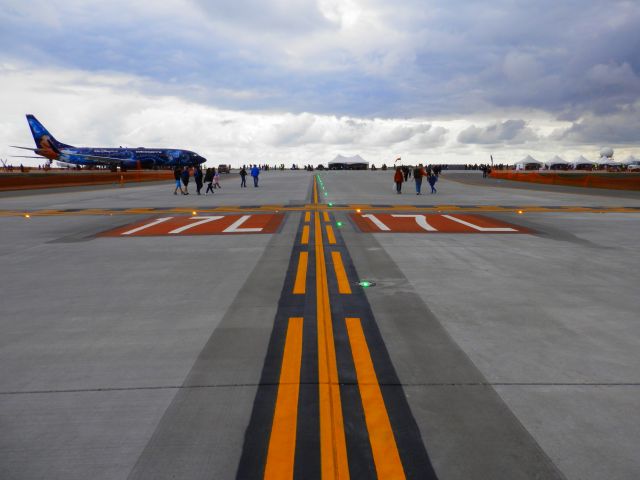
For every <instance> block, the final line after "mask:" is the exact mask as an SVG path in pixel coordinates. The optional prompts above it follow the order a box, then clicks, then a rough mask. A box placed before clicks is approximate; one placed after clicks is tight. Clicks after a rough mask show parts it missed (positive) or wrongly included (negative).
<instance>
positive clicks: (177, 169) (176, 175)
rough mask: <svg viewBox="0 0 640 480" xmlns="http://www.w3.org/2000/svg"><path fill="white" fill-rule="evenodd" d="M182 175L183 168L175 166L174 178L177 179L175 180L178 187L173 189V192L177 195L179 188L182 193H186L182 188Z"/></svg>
mask: <svg viewBox="0 0 640 480" xmlns="http://www.w3.org/2000/svg"><path fill="white" fill-rule="evenodd" d="M181 175H182V168H180V167H175V168H174V169H173V178H174V179H175V181H176V188H175V190H174V191H173V194H174V195H177V194H178V189H180V193H181V194H182V195H184V190H182V184H181V183H180V177H181Z"/></svg>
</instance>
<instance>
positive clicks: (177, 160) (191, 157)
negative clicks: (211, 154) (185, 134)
mask: <svg viewBox="0 0 640 480" xmlns="http://www.w3.org/2000/svg"><path fill="white" fill-rule="evenodd" d="M27 122H29V128H30V129H31V133H32V135H33V139H34V141H35V142H36V148H30V147H18V146H15V145H12V147H14V148H20V149H23V150H31V151H32V152H34V153H35V154H37V155H40V157H25V158H41V157H45V158H47V159H48V160H49V162H50V163H51V162H52V161H53V160H55V161H57V162H60V163H65V164H71V165H109V166H120V167H125V168H135V167H138V166H140V167H141V168H152V167H173V166H194V165H200V164H202V163H204V162H206V161H207V160H206V158H204V157H201V156H200V155H198V154H197V153H195V152H192V151H189V150H182V149H175V148H144V147H138V148H122V147H119V148H101V147H74V146H72V145H67V144H65V143H62V142H59V141H57V140H56V139H55V137H54V136H53V135H51V133H49V131H48V130H47V129H46V128H45V127H44V125H42V124H41V123H40V122H39V121H38V119H37V118H36V117H34V116H33V115H27Z"/></svg>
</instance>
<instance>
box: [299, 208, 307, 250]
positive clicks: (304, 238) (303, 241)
mask: <svg viewBox="0 0 640 480" xmlns="http://www.w3.org/2000/svg"><path fill="white" fill-rule="evenodd" d="M307 213H309V212H307ZM300 243H301V244H302V245H308V244H309V225H305V226H304V227H302V237H301V238H300Z"/></svg>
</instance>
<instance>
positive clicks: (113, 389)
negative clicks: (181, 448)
mask: <svg viewBox="0 0 640 480" xmlns="http://www.w3.org/2000/svg"><path fill="white" fill-rule="evenodd" d="M299 384H300V385H311V386H313V385H317V384H318V382H299ZM277 385H280V383H276V382H263V383H219V384H209V385H152V386H146V387H100V388H71V389H61V390H24V391H21V390H15V391H6V392H0V396H10V395H45V394H65V393H92V392H95V393H99V392H127V391H138V390H140V391H144V390H197V389H207V388H254V387H260V386H273V387H275V386H277ZM337 385H340V386H345V387H355V386H357V385H358V382H340V383H339V384H337ZM378 385H380V386H381V387H495V386H497V387H640V382H613V383H598V382H574V383H571V382H566V383H562V382H551V383H545V382H496V383H491V382H451V383H448V382H426V383H397V382H379V383H378Z"/></svg>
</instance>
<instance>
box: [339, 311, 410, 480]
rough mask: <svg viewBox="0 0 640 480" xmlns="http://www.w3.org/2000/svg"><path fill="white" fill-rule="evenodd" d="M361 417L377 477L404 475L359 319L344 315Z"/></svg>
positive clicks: (400, 476) (398, 476)
mask: <svg viewBox="0 0 640 480" xmlns="http://www.w3.org/2000/svg"><path fill="white" fill-rule="evenodd" d="M345 322H346V324H347V333H348V335H349V342H350V344H351V352H352V355H353V362H354V365H355V369H356V377H357V379H358V388H359V389H360V398H361V399H362V408H363V410H364V418H365V422H366V424H367V431H368V433H369V442H370V444H371V452H372V453H373V461H374V463H375V466H376V473H377V475H378V478H393V479H402V478H405V474H404V468H403V467H402V461H401V460H400V454H399V453H398V446H397V445H396V439H395V437H394V435H393V429H392V428H391V421H390V420H389V415H388V413H387V409H386V407H385V404H384V399H383V398H382V391H381V390H380V385H379V384H378V378H377V376H376V372H375V369H374V368H373V361H372V360H371V354H370V352H369V347H368V346H367V341H366V339H365V336H364V332H363V330H362V324H361V322H360V319H359V318H346V319H345Z"/></svg>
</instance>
